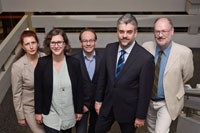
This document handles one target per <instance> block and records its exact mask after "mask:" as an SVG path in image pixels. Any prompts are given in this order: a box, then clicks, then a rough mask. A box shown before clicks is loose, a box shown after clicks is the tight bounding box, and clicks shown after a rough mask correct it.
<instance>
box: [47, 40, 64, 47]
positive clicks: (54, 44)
mask: <svg viewBox="0 0 200 133" xmlns="http://www.w3.org/2000/svg"><path fill="white" fill-rule="evenodd" d="M63 44H64V41H57V42H54V41H52V42H50V45H51V46H53V47H55V46H56V45H57V46H59V47H62V46H63Z"/></svg>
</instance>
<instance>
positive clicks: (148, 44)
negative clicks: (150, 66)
mask: <svg viewBox="0 0 200 133" xmlns="http://www.w3.org/2000/svg"><path fill="white" fill-rule="evenodd" d="M155 46H156V43H155V42H154V41H147V42H144V43H143V44H142V47H143V48H145V49H147V50H149V49H152V48H155Z"/></svg>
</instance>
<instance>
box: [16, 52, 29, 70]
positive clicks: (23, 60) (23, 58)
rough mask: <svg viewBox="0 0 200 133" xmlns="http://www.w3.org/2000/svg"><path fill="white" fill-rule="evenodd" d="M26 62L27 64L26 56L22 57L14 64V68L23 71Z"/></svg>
mask: <svg viewBox="0 0 200 133" xmlns="http://www.w3.org/2000/svg"><path fill="white" fill-rule="evenodd" d="M25 62H26V55H24V56H22V57H21V58H19V59H18V60H17V61H15V62H14V63H13V67H17V68H21V69H23V66H24V64H25Z"/></svg>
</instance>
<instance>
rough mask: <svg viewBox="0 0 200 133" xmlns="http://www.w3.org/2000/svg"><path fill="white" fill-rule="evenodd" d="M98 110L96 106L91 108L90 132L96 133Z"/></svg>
mask: <svg viewBox="0 0 200 133" xmlns="http://www.w3.org/2000/svg"><path fill="white" fill-rule="evenodd" d="M97 117H98V115H97V112H96V110H95V108H94V106H93V107H92V108H91V109H90V119H89V129H88V133H95V126H96V122H97Z"/></svg>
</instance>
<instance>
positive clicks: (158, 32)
mask: <svg viewBox="0 0 200 133" xmlns="http://www.w3.org/2000/svg"><path fill="white" fill-rule="evenodd" d="M170 31H171V29H170V30H163V31H154V34H155V35H160V34H162V35H167V34H168V32H170Z"/></svg>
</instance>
